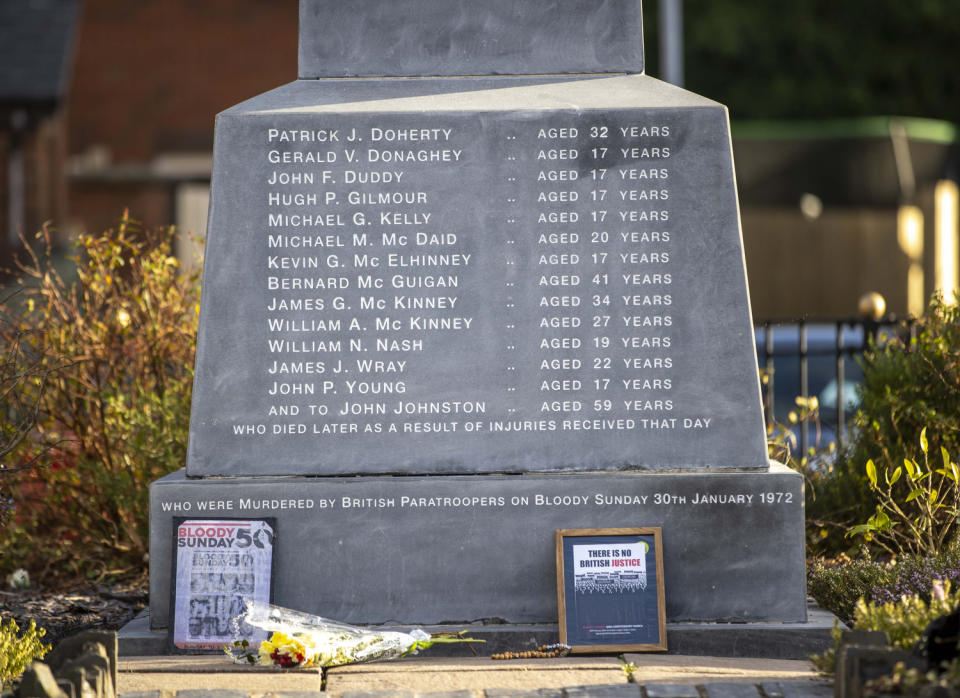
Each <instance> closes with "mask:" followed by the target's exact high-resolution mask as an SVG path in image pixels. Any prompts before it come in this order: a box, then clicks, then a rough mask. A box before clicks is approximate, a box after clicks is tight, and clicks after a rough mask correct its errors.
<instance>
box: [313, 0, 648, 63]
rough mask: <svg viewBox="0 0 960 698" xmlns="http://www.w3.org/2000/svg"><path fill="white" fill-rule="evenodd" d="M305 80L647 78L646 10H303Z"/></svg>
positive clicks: (381, 3) (400, 0) (532, 0)
mask: <svg viewBox="0 0 960 698" xmlns="http://www.w3.org/2000/svg"><path fill="white" fill-rule="evenodd" d="M299 57H300V71H299V75H300V77H301V78H318V77H351V76H374V77H376V76H420V75H487V74H539V73H610V72H630V73H641V72H643V28H642V14H641V10H640V0H603V1H602V2H597V0H526V1H525V2H522V3H518V2H514V1H513V0H483V2H477V1H476V0H354V2H351V3H349V4H344V3H338V2H334V1H332V0H301V2H300V53H299Z"/></svg>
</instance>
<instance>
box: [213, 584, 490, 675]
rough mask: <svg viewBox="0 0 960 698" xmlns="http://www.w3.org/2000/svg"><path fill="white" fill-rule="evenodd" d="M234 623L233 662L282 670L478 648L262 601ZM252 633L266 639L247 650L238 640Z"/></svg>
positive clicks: (455, 638) (456, 636) (458, 638)
mask: <svg viewBox="0 0 960 698" xmlns="http://www.w3.org/2000/svg"><path fill="white" fill-rule="evenodd" d="M233 623H234V628H235V635H236V636H237V637H238V638H240V639H237V640H236V641H234V643H233V645H232V646H227V647H225V648H224V651H225V652H226V653H227V654H228V655H230V657H232V658H233V660H234V662H236V663H242V662H248V663H250V664H258V665H260V666H277V667H283V668H289V667H332V666H340V665H342V664H355V663H359V662H373V661H377V660H385V659H398V658H400V657H406V656H407V655H410V654H416V653H417V652H418V651H419V650H423V649H427V648H428V647H430V646H432V645H435V644H438V643H450V642H483V640H477V639H475V638H470V637H464V636H463V635H464V633H463V632H461V633H437V634H434V635H429V634H428V633H425V632H424V631H422V630H420V629H414V630H411V631H410V632H409V633H403V632H391V631H381V630H371V629H368V628H360V627H357V626H355V625H347V624H346V623H338V622H337V621H332V620H327V619H326V618H321V617H320V616H314V615H310V614H309V613H301V612H299V611H292V610H290V609H288V608H281V607H280V606H274V605H272V604H268V603H263V602H261V601H247V602H246V607H245V609H244V611H243V613H242V614H240V616H238V617H237V618H236V619H234V621H233ZM252 628H256V629H259V630H261V631H266V633H267V635H268V637H269V639H267V640H264V641H263V642H261V643H260V644H259V646H254V645H252V644H251V643H250V641H249V640H247V639H245V638H242V635H244V634H249V632H250V629H252ZM241 629H245V630H246V632H242V631H241ZM464 632H466V631H464ZM468 646H469V645H468ZM471 651H472V648H471Z"/></svg>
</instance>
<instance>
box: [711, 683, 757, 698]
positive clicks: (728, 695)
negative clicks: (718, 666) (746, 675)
mask: <svg viewBox="0 0 960 698" xmlns="http://www.w3.org/2000/svg"><path fill="white" fill-rule="evenodd" d="M703 690H704V692H705V693H706V698H760V693H759V691H758V690H757V687H756V686H754V685H753V684H749V683H708V684H704V686H703Z"/></svg>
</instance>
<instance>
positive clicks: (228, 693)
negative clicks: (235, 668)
mask: <svg viewBox="0 0 960 698" xmlns="http://www.w3.org/2000/svg"><path fill="white" fill-rule="evenodd" d="M176 695H177V698H249V695H250V692H249V691H242V690H237V689H225V688H221V689H216V688H204V689H185V690H179V691H177V694H176Z"/></svg>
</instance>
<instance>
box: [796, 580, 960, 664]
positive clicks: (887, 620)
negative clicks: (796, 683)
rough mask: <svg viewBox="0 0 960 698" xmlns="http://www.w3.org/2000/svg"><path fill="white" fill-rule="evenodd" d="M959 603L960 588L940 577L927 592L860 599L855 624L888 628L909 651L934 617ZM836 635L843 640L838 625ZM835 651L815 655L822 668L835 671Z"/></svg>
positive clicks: (892, 640) (895, 641)
mask: <svg viewBox="0 0 960 698" xmlns="http://www.w3.org/2000/svg"><path fill="white" fill-rule="evenodd" d="M925 597H926V598H925ZM958 605H960V590H958V591H954V592H951V588H950V582H949V581H945V582H940V581H937V582H935V583H934V587H933V589H932V590H931V593H929V594H926V595H920V594H917V595H912V596H903V597H901V598H900V599H898V600H897V601H889V602H886V603H876V602H873V601H867V600H865V599H860V600H859V601H857V603H856V605H855V606H854V613H853V622H852V624H851V627H853V628H854V629H855V630H879V631H882V632H885V633H886V634H887V637H888V638H890V644H891V645H892V646H893V647H895V648H897V649H901V650H906V651H908V652H909V651H910V650H912V649H913V648H914V645H916V644H917V642H918V641H919V640H920V636H921V635H922V634H923V631H924V630H926V628H927V626H928V625H930V623H931V622H932V621H934V620H936V619H937V618H939V617H940V616H945V615H947V614H948V613H951V612H952V611H953V610H954V609H955V608H956V607H957V606H958ZM833 637H834V642H835V643H836V642H838V641H839V637H840V632H839V629H838V628H837V627H836V626H834V632H833ZM835 652H836V649H835V648H834V649H831V650H828V651H827V652H826V653H824V654H822V655H815V656H814V657H812V660H813V662H814V664H815V665H816V666H817V668H818V669H819V670H820V671H823V672H825V673H832V672H833V667H834V659H835Z"/></svg>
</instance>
